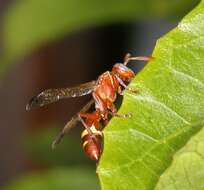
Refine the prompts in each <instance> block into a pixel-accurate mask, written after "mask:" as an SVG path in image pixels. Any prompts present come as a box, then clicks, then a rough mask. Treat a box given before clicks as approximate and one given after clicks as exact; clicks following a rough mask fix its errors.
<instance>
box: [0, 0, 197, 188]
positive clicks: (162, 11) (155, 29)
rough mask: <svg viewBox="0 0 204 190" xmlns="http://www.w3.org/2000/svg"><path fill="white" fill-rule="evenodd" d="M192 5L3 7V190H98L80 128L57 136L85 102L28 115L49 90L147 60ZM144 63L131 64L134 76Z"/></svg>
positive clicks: (33, 1)
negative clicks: (130, 59)
mask: <svg viewBox="0 0 204 190" xmlns="http://www.w3.org/2000/svg"><path fill="white" fill-rule="evenodd" d="M198 2H199V1H197V0H185V1H184V0H180V1H177V0H172V1H167V0H143V1H139V0H127V1H121V0H117V1H116V0H109V1H97V0H87V1H82V0H58V1H56V0H55V1H54V0H21V1H20V0H18V1H17V0H13V1H11V0H1V1H0V24H1V29H0V31H1V32H0V42H1V43H0V55H1V56H0V74H1V76H0V77H1V82H0V101H1V104H0V105H1V108H0V121H1V122H0V123H1V124H0V131H1V133H0V187H1V188H0V189H5V190H24V189H26V190H36V189H38V190H41V189H42V190H46V189H49V190H61V189H62V190H64V189H74V190H82V189H83V190H86V189H87V190H88V189H89V190H92V189H93V190H96V189H100V186H99V181H98V179H97V175H96V172H95V168H96V164H95V163H94V162H92V161H90V160H89V159H88V158H87V157H86V156H85V155H84V153H83V150H82V146H81V139H80V133H81V131H82V127H81V125H78V126H77V127H75V128H74V129H73V130H72V131H71V132H70V133H69V134H68V135H67V136H66V137H65V138H64V140H63V142H62V143H61V144H60V145H59V146H58V147H57V148H56V149H55V150H52V149H51V143H52V140H53V139H54V137H55V136H56V135H57V133H58V132H59V131H60V129H61V128H62V127H63V126H64V125H65V123H66V122H67V121H68V120H69V119H70V117H71V116H72V115H74V114H75V113H77V111H78V110H80V108H81V107H82V106H83V104H84V103H85V102H86V101H87V100H88V99H90V96H89V97H81V98H75V99H71V100H65V101H64V100H63V101H60V102H58V103H55V104H53V105H49V106H46V107H44V108H40V109H36V110H33V111H30V112H26V111H25V105H26V103H27V102H28V101H29V99H30V98H31V97H32V96H34V95H36V94H38V93H39V92H40V91H42V90H44V89H47V88H59V87H67V86H72V85H76V84H80V83H83V82H87V81H90V80H93V79H96V78H97V76H98V75H99V74H100V73H102V72H104V71H106V70H107V69H110V68H111V66H112V65H113V64H114V63H115V62H118V61H122V58H123V56H124V55H125V54H126V53H127V52H130V53H132V54H134V55H151V52H152V50H153V48H154V45H155V43H156V40H157V39H158V38H159V37H161V36H162V35H163V34H165V33H166V32H168V31H169V30H170V29H171V28H173V27H174V26H176V25H177V23H178V21H179V20H180V18H181V17H183V16H184V15H185V14H186V13H187V12H189V11H190V10H191V9H192V8H193V7H194V6H196V4H197V3H198ZM143 66H144V64H143V63H137V64H131V67H132V68H133V69H134V70H135V71H136V72H137V71H138V70H139V69H141V68H142V67H143Z"/></svg>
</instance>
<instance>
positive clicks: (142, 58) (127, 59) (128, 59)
mask: <svg viewBox="0 0 204 190" xmlns="http://www.w3.org/2000/svg"><path fill="white" fill-rule="evenodd" d="M152 59H153V57H152V56H139V57H131V54H130V53H127V54H126V55H125V57H124V62H123V64H124V65H127V64H128V63H129V62H130V61H150V60H152Z"/></svg>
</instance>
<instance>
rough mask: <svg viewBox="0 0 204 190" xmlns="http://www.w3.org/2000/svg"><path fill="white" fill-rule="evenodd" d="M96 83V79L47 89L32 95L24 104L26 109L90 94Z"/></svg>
mask: <svg viewBox="0 0 204 190" xmlns="http://www.w3.org/2000/svg"><path fill="white" fill-rule="evenodd" d="M95 85H96V81H91V82H87V83H84V84H81V85H78V86H75V87H71V88H59V89H48V90H45V91H43V92H41V93H40V94H38V95H37V96H34V97H33V98H32V99H31V100H30V101H29V103H28V104H27V105H26V110H30V109H31V108H34V107H42V106H44V105H47V104H51V103H53V102H57V101H58V100H61V99H65V98H71V97H80V96H84V95H87V94H90V93H91V92H92V91H93V90H94V87H95Z"/></svg>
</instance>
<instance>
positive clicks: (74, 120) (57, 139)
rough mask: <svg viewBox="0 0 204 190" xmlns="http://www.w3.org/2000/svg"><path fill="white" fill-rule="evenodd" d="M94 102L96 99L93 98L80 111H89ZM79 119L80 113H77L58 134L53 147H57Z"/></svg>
mask: <svg viewBox="0 0 204 190" xmlns="http://www.w3.org/2000/svg"><path fill="white" fill-rule="evenodd" d="M93 104H94V100H93V99H92V100H90V101H89V102H88V103H87V104H86V105H85V106H84V107H83V108H82V109H81V110H80V111H79V113H84V112H86V111H88V110H89V109H90V108H91V106H92V105H93ZM78 121H79V116H78V114H76V115H75V116H73V117H72V118H71V120H70V121H68V122H67V124H66V125H65V126H64V128H63V129H62V131H61V132H60V133H59V134H58V135H57V137H56V138H55V140H54V141H53V143H52V148H55V146H56V145H57V144H59V143H60V142H61V140H62V138H63V137H64V135H65V134H66V133H68V132H69V130H70V129H71V128H73V127H74V126H75V125H76V124H77V122H78Z"/></svg>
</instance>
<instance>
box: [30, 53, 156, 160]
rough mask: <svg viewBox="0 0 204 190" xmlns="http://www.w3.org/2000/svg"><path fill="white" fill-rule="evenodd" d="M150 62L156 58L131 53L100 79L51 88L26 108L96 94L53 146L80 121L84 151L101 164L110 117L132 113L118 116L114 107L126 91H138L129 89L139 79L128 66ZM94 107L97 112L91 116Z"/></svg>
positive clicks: (73, 118)
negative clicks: (134, 63)
mask: <svg viewBox="0 0 204 190" xmlns="http://www.w3.org/2000/svg"><path fill="white" fill-rule="evenodd" d="M150 59H152V57H151V56H139V57H133V56H131V55H130V54H129V53H128V54H126V56H125V58H124V62H123V63H116V64H115V65H114V66H113V68H112V70H111V71H106V72H104V73H103V74H101V75H100V76H99V77H98V79H97V80H95V81H91V82H87V83H84V84H81V85H78V86H76V87H71V88H60V89H47V90H45V91H43V92H41V93H40V94H38V95H37V96H34V97H33V98H32V99H31V100H30V101H29V103H28V104H27V105H26V110H30V109H31V108H35V107H42V106H45V105H47V104H51V103H54V102H57V101H59V100H61V99H65V98H71V97H72V98H74V97H80V96H84V95H88V94H92V97H93V99H92V100H90V101H89V102H88V103H87V104H86V105H85V106H84V107H83V108H82V109H81V110H80V111H79V113H78V114H76V115H75V116H73V117H72V118H71V120H70V121H69V122H68V123H67V124H66V125H65V127H64V128H63V129H62V131H61V132H60V133H59V135H58V136H57V137H56V139H55V140H54V141H53V143H52V147H53V148H54V147H55V146H56V145H57V144H58V143H59V142H60V141H61V139H62V138H63V136H64V135H65V134H66V133H68V131H69V130H70V129H71V128H73V127H74V126H75V125H76V123H77V122H78V121H80V122H81V123H82V124H83V126H84V127H85V129H84V130H83V132H82V134H81V139H82V142H83V149H84V152H85V153H86V154H87V156H88V157H89V158H91V159H92V160H95V161H98V160H99V158H100V156H101V153H102V139H103V133H102V131H103V128H104V127H105V125H106V124H107V123H108V121H109V116H117V117H124V118H127V117H130V114H123V115H122V114H118V113H117V109H116V107H115V104H114V102H115V100H116V98H117V95H118V94H119V95H123V92H124V89H127V90H130V91H134V90H133V89H129V88H128V86H127V84H128V83H129V82H130V81H131V80H132V79H133V78H134V76H135V73H134V72H133V70H131V69H130V68H128V67H127V64H128V63H129V62H130V61H135V60H139V61H149V60H150ZM94 104H95V110H94V111H93V112H91V113H87V111H88V110H89V109H90V108H91V106H92V105H94Z"/></svg>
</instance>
